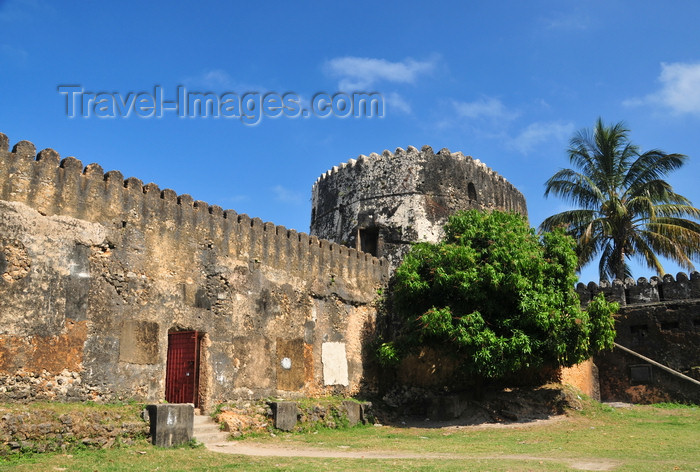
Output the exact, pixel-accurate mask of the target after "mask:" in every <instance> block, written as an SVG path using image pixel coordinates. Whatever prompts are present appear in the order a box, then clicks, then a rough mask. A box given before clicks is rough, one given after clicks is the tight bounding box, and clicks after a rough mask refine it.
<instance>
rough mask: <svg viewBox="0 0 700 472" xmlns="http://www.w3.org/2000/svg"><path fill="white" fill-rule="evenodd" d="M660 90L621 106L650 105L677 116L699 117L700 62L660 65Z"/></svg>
mask: <svg viewBox="0 0 700 472" xmlns="http://www.w3.org/2000/svg"><path fill="white" fill-rule="evenodd" d="M658 80H659V82H661V89H660V90H658V91H657V92H655V93H652V94H649V95H647V96H646V97H643V98H631V99H628V100H625V101H624V102H623V105H626V106H639V105H652V106H662V107H664V108H669V109H670V110H671V111H672V112H674V113H677V114H686V113H688V114H695V115H700V62H697V63H683V62H675V63H670V64H667V63H663V62H662V63H661V75H660V76H659V79H658Z"/></svg>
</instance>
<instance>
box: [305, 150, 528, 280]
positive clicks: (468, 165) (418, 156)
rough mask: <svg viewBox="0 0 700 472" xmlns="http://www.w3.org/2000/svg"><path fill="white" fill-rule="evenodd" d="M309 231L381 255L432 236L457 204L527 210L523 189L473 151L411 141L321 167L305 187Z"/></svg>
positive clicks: (392, 257)
mask: <svg viewBox="0 0 700 472" xmlns="http://www.w3.org/2000/svg"><path fill="white" fill-rule="evenodd" d="M311 201H312V210H311V211H312V213H311V234H313V235H316V236H318V237H321V238H326V239H329V240H331V241H335V242H338V243H340V244H345V245H348V246H350V247H354V248H357V249H362V250H365V251H367V252H371V253H373V254H375V255H377V256H381V257H386V258H387V259H389V262H390V265H391V266H392V267H393V268H395V267H396V266H397V265H398V264H399V262H400V260H401V258H402V257H403V255H404V254H405V253H406V252H407V251H408V249H409V247H410V243H413V242H420V241H429V242H438V241H439V240H440V238H441V237H442V236H443V229H442V228H443V226H444V224H445V223H446V222H447V218H448V217H449V216H450V215H451V214H453V213H454V212H456V211H458V210H468V209H478V210H493V209H497V210H503V211H514V212H518V213H520V214H522V215H525V216H527V206H526V203H525V197H523V195H522V194H521V193H520V192H519V191H518V190H517V189H516V188H515V187H514V186H513V185H512V184H511V183H509V182H508V181H506V179H505V178H503V177H502V176H500V175H498V174H497V173H496V172H494V171H493V170H491V169H490V168H488V167H486V165H485V164H484V163H482V162H480V161H479V160H478V159H473V158H472V157H471V156H465V155H463V154H462V153H461V152H457V153H452V152H450V151H449V150H448V149H442V150H440V151H439V152H438V153H435V152H433V149H432V148H431V147H430V146H424V147H423V148H422V149H421V150H420V151H419V150H418V149H416V148H415V147H413V146H409V147H408V148H407V149H406V150H404V149H401V148H397V149H396V151H395V152H393V153H392V152H389V151H384V152H383V153H382V154H381V155H380V154H374V153H373V154H370V155H369V156H364V155H361V156H359V157H358V158H357V159H351V160H350V161H348V162H347V163H343V164H341V165H340V166H336V167H334V168H333V169H331V170H329V171H327V172H326V173H324V174H323V175H321V177H319V179H318V180H317V181H316V183H315V184H314V186H313V189H312V197H311Z"/></svg>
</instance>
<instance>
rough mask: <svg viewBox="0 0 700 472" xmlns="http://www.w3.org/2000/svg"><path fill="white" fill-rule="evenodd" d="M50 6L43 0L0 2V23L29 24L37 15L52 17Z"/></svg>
mask: <svg viewBox="0 0 700 472" xmlns="http://www.w3.org/2000/svg"><path fill="white" fill-rule="evenodd" d="M53 14H55V10H54V8H53V6H52V5H50V4H49V3H47V2H45V1H43V0H6V1H0V21H7V22H12V23H18V22H30V21H32V19H33V18H35V17H36V16H37V15H53Z"/></svg>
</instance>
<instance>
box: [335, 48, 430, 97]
mask: <svg viewBox="0 0 700 472" xmlns="http://www.w3.org/2000/svg"><path fill="white" fill-rule="evenodd" d="M435 65H436V61H435V60H429V61H416V60H414V59H410V58H408V59H405V60H403V61H400V62H390V61H387V60H386V59H376V58H369V57H354V56H345V57H336V58H335V59H331V60H329V61H326V63H325V64H324V66H323V68H324V71H325V73H326V74H327V75H329V76H331V77H336V78H338V79H340V81H339V83H338V87H339V89H340V90H343V91H345V92H349V91H357V90H364V91H367V90H368V89H369V88H370V87H372V86H373V85H374V84H376V83H377V82H380V81H386V82H394V83H404V84H410V83H413V82H415V80H416V78H417V77H418V76H419V75H421V74H425V73H429V72H431V71H432V70H433V69H434V68H435Z"/></svg>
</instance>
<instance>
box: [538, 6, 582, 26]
mask: <svg viewBox="0 0 700 472" xmlns="http://www.w3.org/2000/svg"><path fill="white" fill-rule="evenodd" d="M542 21H543V23H544V25H545V27H546V28H547V29H550V30H563V31H573V30H578V31H584V30H587V29H588V28H589V27H590V25H591V18H590V16H589V15H588V14H586V13H583V12H582V11H581V10H580V9H578V8H577V9H576V10H574V11H571V12H566V13H559V14H554V15H552V16H549V17H546V18H543V19H542Z"/></svg>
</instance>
